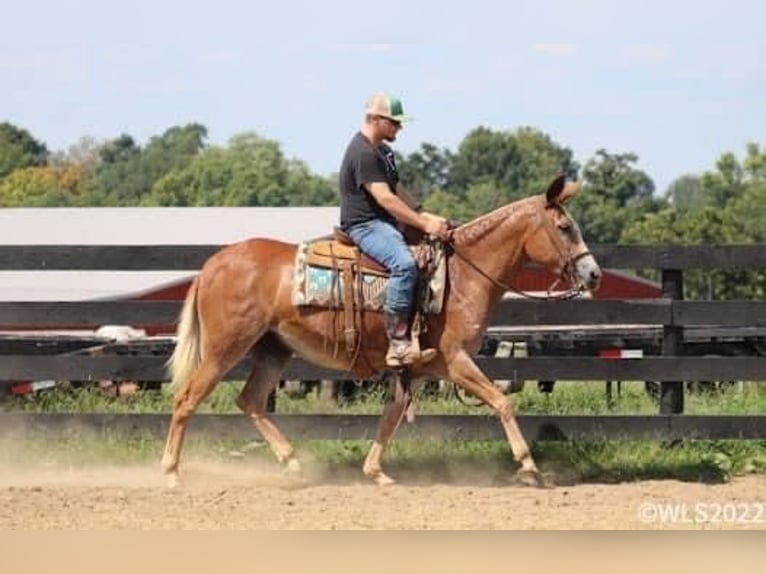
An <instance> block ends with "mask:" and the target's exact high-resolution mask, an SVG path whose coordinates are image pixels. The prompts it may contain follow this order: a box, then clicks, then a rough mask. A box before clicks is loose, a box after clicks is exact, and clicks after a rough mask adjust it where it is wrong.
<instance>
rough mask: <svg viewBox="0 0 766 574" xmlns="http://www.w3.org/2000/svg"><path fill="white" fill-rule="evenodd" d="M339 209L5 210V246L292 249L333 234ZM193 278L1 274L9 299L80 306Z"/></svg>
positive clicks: (0, 286)
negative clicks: (273, 243) (269, 244)
mask: <svg viewBox="0 0 766 574" xmlns="http://www.w3.org/2000/svg"><path fill="white" fill-rule="evenodd" d="M339 217H340V210H339V208H338V207H158V208H155V207H119V208H111V207H106V208H101V207H84V208H40V209H34V208H5V209H0V244H3V245H210V244H221V245H223V244H228V243H234V242H236V241H240V240H243V239H248V238H250V237H269V238H272V239H280V240H283V241H288V242H292V243H298V242H300V241H304V240H306V239H311V238H314V237H319V236H322V235H326V234H328V233H330V232H331V231H332V228H333V226H334V225H337V223H338V220H339ZM188 276H189V274H188V273H186V272H162V271H158V272H155V271H142V272H133V271H125V272H121V271H118V272H115V271H108V272H99V271H93V272H89V271H86V272H83V271H74V272H70V271H0V300H2V301H76V300H82V299H95V298H103V297H112V296H116V295H125V294H131V293H138V292H142V291H146V290H149V289H151V288H154V287H157V286H159V285H163V284H166V283H170V282H173V281H177V280H179V279H182V278H184V277H188Z"/></svg>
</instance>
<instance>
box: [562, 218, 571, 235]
mask: <svg viewBox="0 0 766 574" xmlns="http://www.w3.org/2000/svg"><path fill="white" fill-rule="evenodd" d="M559 229H560V230H561V231H563V232H564V233H569V232H570V231H572V223H571V222H569V221H562V222H561V223H559Z"/></svg>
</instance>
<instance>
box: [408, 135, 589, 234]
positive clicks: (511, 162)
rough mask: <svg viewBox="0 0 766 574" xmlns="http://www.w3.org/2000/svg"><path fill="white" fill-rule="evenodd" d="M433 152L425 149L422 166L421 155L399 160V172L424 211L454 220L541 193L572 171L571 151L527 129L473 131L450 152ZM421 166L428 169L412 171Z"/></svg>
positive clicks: (573, 171)
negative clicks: (402, 167)
mask: <svg viewBox="0 0 766 574" xmlns="http://www.w3.org/2000/svg"><path fill="white" fill-rule="evenodd" d="M437 151H438V150H435V148H433V147H432V148H430V152H431V153H430V155H428V157H429V158H430V160H429V161H428V162H424V161H422V157H423V156H425V152H424V153H423V154H421V155H420V156H418V157H417V158H413V156H409V157H407V158H405V165H406V166H407V170H406V172H405V173H406V175H407V177H408V178H409V179H410V181H413V182H415V185H416V186H417V188H418V189H416V191H418V192H419V193H420V195H421V197H423V198H424V199H425V201H424V206H425V208H426V209H427V210H429V211H433V212H436V213H441V214H443V215H446V216H448V217H451V218H453V219H458V220H468V219H472V218H474V217H477V216H478V215H480V214H482V213H486V212H487V211H491V210H493V209H495V208H497V207H500V206H501V205H505V204H506V203H510V202H511V201H514V200H517V199H521V198H522V197H526V196H528V195H533V194H536V193H541V192H543V191H544V190H545V189H546V188H547V186H548V184H549V183H550V181H551V180H552V179H553V178H554V177H555V176H556V175H558V174H559V173H566V174H567V175H569V176H570V177H574V176H575V175H576V173H577V170H578V166H577V164H576V163H575V162H574V160H573V159H572V152H571V150H569V149H567V148H564V147H562V146H560V145H558V144H557V143H555V142H554V141H553V140H552V139H551V138H550V137H549V136H548V135H546V134H544V133H543V132H541V131H539V130H536V129H534V128H531V127H523V128H519V129H518V130H516V131H514V132H508V131H500V132H496V131H493V130H490V129H488V128H485V127H479V128H477V129H475V130H473V131H471V132H470V133H469V134H468V135H467V136H466V137H465V138H464V139H463V141H462V142H461V143H460V145H459V147H458V150H457V152H456V153H455V154H450V153H449V152H446V151H442V152H439V153H437ZM424 164H425V165H427V166H428V167H427V168H423V169H422V170H418V166H422V165H424ZM404 181H405V183H408V181H407V179H406V178H405V179H404ZM424 182H425V183H424ZM422 190H426V193H424V192H423V191H422Z"/></svg>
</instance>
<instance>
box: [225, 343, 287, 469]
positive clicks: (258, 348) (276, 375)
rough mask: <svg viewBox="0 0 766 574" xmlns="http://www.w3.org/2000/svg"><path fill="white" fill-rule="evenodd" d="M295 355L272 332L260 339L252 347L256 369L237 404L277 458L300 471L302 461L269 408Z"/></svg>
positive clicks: (253, 370)
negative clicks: (270, 397)
mask: <svg viewBox="0 0 766 574" xmlns="http://www.w3.org/2000/svg"><path fill="white" fill-rule="evenodd" d="M292 354H293V352H292V350H291V349H290V348H289V347H288V346H287V345H285V344H284V343H282V341H280V340H279V338H277V337H276V336H275V335H272V334H270V333H269V334H266V335H265V336H264V337H263V338H262V339H261V340H260V341H258V343H257V344H256V345H255V347H254V349H253V362H254V364H253V369H252V371H250V376H249V377H248V379H247V383H245V386H244V387H243V388H242V392H241V393H240V394H239V396H238V397H237V406H238V407H239V408H240V409H242V411H244V413H245V414H246V415H247V416H249V417H250V419H251V420H252V421H253V424H254V425H255V428H256V429H257V430H258V432H259V433H260V435H261V436H262V437H263V439H264V440H265V441H266V442H267V443H269V446H270V447H271V450H272V451H273V452H274V454H275V455H276V457H277V460H279V462H280V463H282V464H286V465H287V467H288V469H290V470H291V471H296V472H297V471H299V470H300V464H299V463H298V460H297V459H296V458H295V457H294V451H293V447H292V445H291V444H290V441H288V440H287V438H286V437H285V435H283V434H282V431H280V430H279V429H278V428H277V426H276V425H275V424H274V421H273V420H271V418H270V417H269V415H268V411H267V408H266V405H267V403H268V399H269V395H270V394H271V392H272V391H273V390H274V389H275V388H276V387H277V385H278V384H279V381H280V378H281V376H282V373H283V372H284V370H285V367H286V366H287V363H288V362H289V361H290V358H291V357H292Z"/></svg>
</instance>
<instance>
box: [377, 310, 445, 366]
mask: <svg viewBox="0 0 766 574" xmlns="http://www.w3.org/2000/svg"><path fill="white" fill-rule="evenodd" d="M408 331H409V321H407V319H405V318H403V317H400V316H398V315H394V314H390V313H387V314H386V335H388V341H389V343H388V352H387V353H386V366H389V367H407V366H409V365H413V364H416V363H420V364H422V363H428V362H429V361H432V360H433V359H434V358H435V357H436V349H421V348H420V346H419V345H414V344H413V341H412V339H411V337H410V336H409V335H408Z"/></svg>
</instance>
